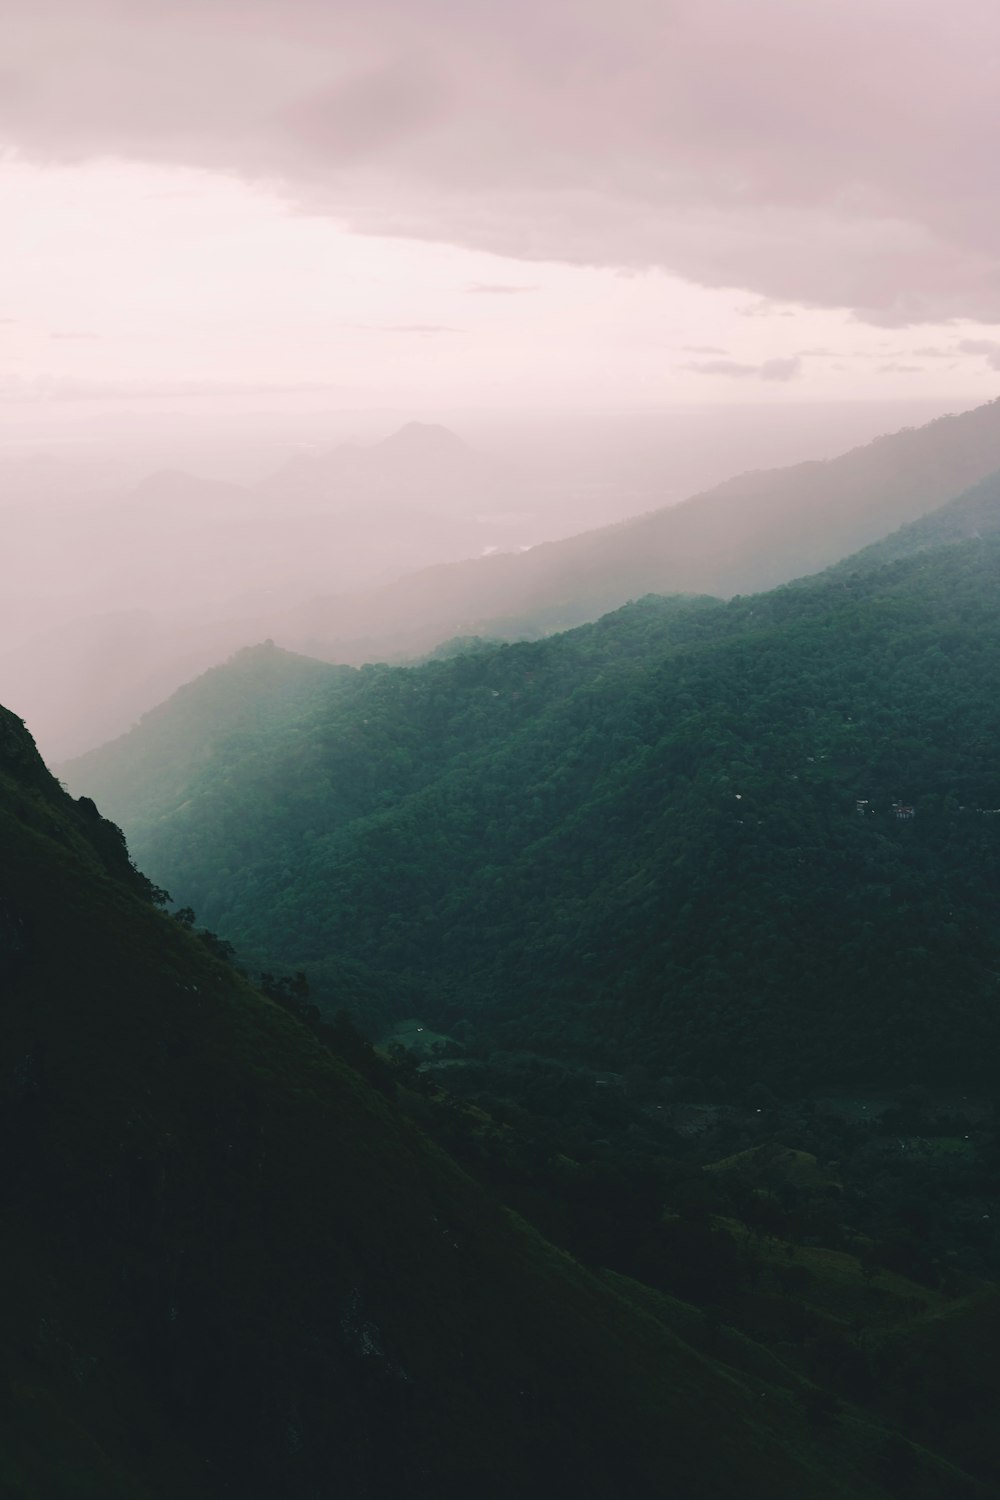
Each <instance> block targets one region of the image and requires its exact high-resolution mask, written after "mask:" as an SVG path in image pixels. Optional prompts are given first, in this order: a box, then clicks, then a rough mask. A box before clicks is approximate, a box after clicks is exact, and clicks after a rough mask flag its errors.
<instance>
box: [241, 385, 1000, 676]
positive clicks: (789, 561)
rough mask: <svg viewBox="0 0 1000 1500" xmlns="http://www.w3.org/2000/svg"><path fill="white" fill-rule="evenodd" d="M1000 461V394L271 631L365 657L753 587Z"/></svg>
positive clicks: (933, 500) (871, 537) (946, 494)
mask: <svg viewBox="0 0 1000 1500" xmlns="http://www.w3.org/2000/svg"><path fill="white" fill-rule="evenodd" d="M997 469H1000V401H994V402H990V403H988V404H987V405H985V406H981V407H977V408H976V409H975V410H973V411H970V412H964V413H962V414H961V415H959V416H948V417H941V418H939V419H938V420H937V421H934V422H931V423H929V424H927V425H926V426H924V427H920V428H916V429H904V430H903V431H901V432H897V433H895V434H892V435H891V436H887V437H883V438H878V439H876V440H875V441H874V442H872V443H869V444H867V445H866V446H865V447H862V448H856V449H854V450H852V451H851V452H849V453H846V454H843V455H842V456H841V457H840V458H836V459H831V460H829V461H827V462H823V463H804V464H797V465H795V466H794V467H792V468H788V469H772V470H765V471H760V472H756V473H750V474H742V475H739V476H738V477H737V478H735V479H731V480H729V481H727V482H726V483H724V484H721V485H718V486H716V487H715V488H714V489H712V490H709V491H706V492H704V493H702V494H699V495H695V496H692V497H691V498H690V499H689V500H686V501H684V502H683V503H682V504H680V505H674V506H670V507H669V508H667V509H664V510H658V511H653V512H651V513H650V514H649V515H646V516H640V517H638V518H637V519H635V520H633V521H628V522H623V523H621V524H620V525H617V526H611V527H606V528H604V529H602V530H599V531H592V532H585V533H582V534H581V535H578V536H574V537H570V538H568V539H566V540H563V541H554V542H547V543H545V544H543V545H541V546H537V547H532V548H531V549H530V550H529V551H527V552H523V553H516V554H502V555H491V556H489V557H483V558H479V559H475V560H472V561H468V562H463V563H457V564H452V565H450V566H446V567H437V568H432V569H429V570H427V571H425V572H422V573H415V574H412V575H409V576H407V577H405V578H402V579H400V580H399V581H398V582H396V583H394V584H391V585H387V586H384V587H380V588H378V589H375V590H368V591H364V592H360V591H359V592H355V593H352V594H344V595H341V596H339V597H335V598H328V599H325V600H324V599H321V598H320V599H316V600H314V601H312V602H311V603H309V604H308V605H304V606H302V607H301V608H299V609H297V610H295V611H292V612H289V613H288V614H286V615H285V616H283V617H282V618H280V619H274V620H273V621H272V622H271V624H270V625H269V628H268V633H269V634H271V635H273V636H274V637H275V639H277V640H278V641H280V643H281V644H282V645H284V646H287V647H289V648H291V649H294V650H300V651H305V652H307V653H309V654H312V655H323V656H326V657H328V658H329V659H331V660H340V661H351V662H361V661H364V660H378V659H385V658H386V657H387V656H388V657H392V656H397V657H398V656H399V655H401V654H403V653H407V652H408V653H410V654H411V655H415V654H419V653H421V652H423V651H426V650H430V649H432V648H433V647H434V646H435V645H437V644H438V642H439V641H441V640H444V639H447V638H448V637H450V636H455V635H476V634H479V635H492V636H494V637H499V638H503V639H513V638H517V637H518V636H525V635H527V636H537V635H540V634H545V633H547V632H549V631H552V630H560V629H566V628H569V627H571V626H573V625H577V624H581V623H583V622H584V621H587V620H592V619H595V618H597V617H598V616H599V615H601V614H603V613H605V612H606V611H607V610H609V609H614V608H616V607H618V606H619V605H621V604H624V603H626V602H627V601H628V600H630V599H637V598H641V597H642V596H644V595H645V594H648V593H676V592H680V593H695V594H697V593H711V594H721V595H725V596H728V595H732V594H736V593H749V592H752V591H756V590H760V589H766V588H771V587H773V586H775V585H776V584H779V583H784V582H787V581H788V580H790V579H792V578H795V577H798V576H800V575H803V574H806V573H810V572H814V571H816V570H817V569H821V568H823V567H825V566H827V565H828V564H831V563H833V562H836V561H837V560H838V559H839V558H842V557H844V556H846V555H848V554H849V553H852V552H854V551H856V550H857V549H858V548H860V547H863V546H865V545H866V544H868V543H871V542H874V541H876V540H877V539H878V538H879V537H881V536H884V535H885V533H886V532H887V531H889V530H890V529H891V528H893V527H894V526H898V525H899V524H900V523H902V522H905V521H909V520H912V519H914V518H916V517H918V516H920V515H922V514H923V513H925V512H927V511H930V510H932V509H934V508H935V507H937V506H939V505H941V504H943V503H944V502H946V501H948V500H951V499H952V498H953V497H954V496H955V495H957V494H959V493H960V492H961V491H963V490H964V489H965V488H966V487H967V486H968V485H970V484H973V483H974V482H976V481H977V480H979V479H982V478H984V477H985V476H987V475H988V474H990V473H992V472H994V471H995V470H997Z"/></svg>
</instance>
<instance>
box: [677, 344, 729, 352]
mask: <svg viewBox="0 0 1000 1500" xmlns="http://www.w3.org/2000/svg"><path fill="white" fill-rule="evenodd" d="M684 352H685V353H686V354H725V353H726V350H725V349H720V348H719V347H718V346H717V345H716V344H685V345H684Z"/></svg>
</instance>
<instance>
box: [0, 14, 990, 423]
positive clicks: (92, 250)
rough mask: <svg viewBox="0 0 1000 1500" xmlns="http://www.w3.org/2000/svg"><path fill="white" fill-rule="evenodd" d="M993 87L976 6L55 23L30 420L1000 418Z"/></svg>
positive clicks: (19, 337) (23, 217)
mask: <svg viewBox="0 0 1000 1500" xmlns="http://www.w3.org/2000/svg"><path fill="white" fill-rule="evenodd" d="M998 85H1000V12H997V11H996V10H995V7H993V6H992V5H991V4H987V3H980V0H957V3H953V4H951V5H949V6H944V5H942V4H941V3H940V0H933V3H927V0H905V3H904V0H864V3H859V0H836V3H830V0H827V3H810V4H808V5H806V4H803V3H802V0H794V3H793V0H754V3H753V4H750V3H749V0H699V3H698V4H693V3H690V0H674V3H671V0H616V3H614V4H611V3H610V0H546V4H545V5H544V6H542V5H538V4H531V5H529V4H527V3H526V0H504V3H502V4H501V3H499V0H419V3H414V0H408V3H403V0H367V3H365V4H363V5H362V4H360V3H358V0H355V3H353V4H345V3H343V0H169V3H167V0H143V3H142V4H141V5H138V4H136V3H135V0H33V3H32V4H31V5H30V6H26V7H22V8H20V10H19V12H18V13H17V14H12V15H10V16H8V17H6V18H5V21H4V48H3V59H2V63H0V220H2V222H0V229H2V245H3V250H2V263H3V272H2V278H0V420H2V414H3V410H4V409H6V410H8V411H9V410H11V409H12V408H16V407H19V406H25V405H37V404H38V403H43V404H46V405H58V404H59V403H65V402H80V401H86V400H88V399H94V398H97V397H100V398H102V399H121V400H123V401H129V400H135V399H137V398H142V399H144V400H147V401H156V400H158V399H159V400H169V399H174V398H177V397H178V396H184V397H186V398H192V399H202V398H204V399H209V398H211V397H212V396H213V395H216V394H225V393H232V392H246V393H249V394H256V395H258V396H261V397H265V396H267V395H268V394H272V395H274V396H275V397H277V396H279V395H281V396H283V397H287V396H289V395H291V396H293V397H294V396H295V395H296V393H298V394H299V395H301V398H302V400H303V401H312V402H315V401H316V400H317V399H321V400H324V401H329V402H333V403H334V404H339V405H360V406H364V405H366V404H379V403H381V404H386V403H388V404H393V405H406V404H407V403H409V404H420V405H423V406H433V405H435V404H448V405H454V404H456V403H457V402H467V403H469V404H471V405H483V406H490V405H494V406H509V405H511V404H528V405H533V406H538V407H541V408H545V407H552V408H566V407H584V408H585V407H587V406H601V407H606V406H609V405H614V406H625V407H629V406H634V407H650V406H657V405H661V404H662V405H670V404H675V405H676V404H684V403H720V404H722V403H733V402H740V403H759V402H762V401H773V402H788V401H795V402H803V401H817V402H818V401H837V400H859V399H861V400H869V399H870V400H878V399H887V400H888V399H892V400H898V399H901V398H914V399H923V398H932V397H933V398H946V397H952V396H954V398H955V400H956V402H962V403H964V404H971V403H973V402H975V401H977V400H987V399H990V398H991V397H993V396H994V395H995V394H997V389H998V380H1000V192H998V188H1000V182H998V166H997V163H998V161H1000V152H998V151H997V141H996V136H997V126H996V99H997V97H998V96H1000V87H998Z"/></svg>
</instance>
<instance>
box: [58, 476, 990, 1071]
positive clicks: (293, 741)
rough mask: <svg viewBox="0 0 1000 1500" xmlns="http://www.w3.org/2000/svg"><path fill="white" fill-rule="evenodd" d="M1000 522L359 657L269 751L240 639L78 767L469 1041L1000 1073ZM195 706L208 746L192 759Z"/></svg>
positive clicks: (141, 825) (276, 957) (283, 921)
mask: <svg viewBox="0 0 1000 1500" xmlns="http://www.w3.org/2000/svg"><path fill="white" fill-rule="evenodd" d="M972 514H975V516H977V517H978V521H977V529H978V530H979V531H980V533H981V534H980V535H979V536H978V537H972V538H971V539H969V540H966V541H959V542H955V543H953V544H951V545H945V546H938V547H934V548H930V549H929V550H916V540H915V539H916V538H920V537H926V535H927V534H928V529H930V530H931V531H933V530H934V529H935V528H937V530H938V531H939V532H940V530H941V529H942V528H944V529H946V530H947V529H949V528H950V529H957V531H958V532H960V531H961V530H963V529H964V528H965V526H966V521H963V520H962V519H961V518H962V517H963V515H964V516H965V517H966V519H968V517H969V516H970V515H972ZM998 515H1000V482H998V481H996V480H994V481H991V482H990V484H988V485H984V486H982V487H980V488H979V489H977V490H975V491H973V492H972V493H971V495H970V496H967V497H965V499H964V500H963V501H962V503H961V504H958V505H956V506H954V507H951V508H950V509H948V510H946V511H945V512H942V513H941V515H940V516H939V517H938V519H937V520H936V521H928V522H925V523H917V529H916V531H907V532H903V533H901V534H900V535H899V536H898V537H897V538H896V539H895V541H894V542H893V543H892V548H891V549H889V550H886V551H884V552H883V554H882V565H881V566H875V565H873V564H872V563H871V561H870V560H868V561H866V558H865V554H861V555H860V557H859V559H857V560H856V563H855V564H854V565H849V564H844V565H842V566H840V567H838V568H835V569H833V570H831V572H830V573H829V574H828V575H827V576H826V577H824V578H819V579H815V580H807V581H806V582H805V583H803V584H799V585H795V586H788V587H785V588H782V589H778V590H776V591H773V592H772V593H769V594H765V595H758V596H748V597H744V598H738V599H735V600H733V601H731V602H730V603H729V604H723V603H721V602H718V601H715V602H713V601H711V600H693V601H685V600H659V601H658V600H654V599H651V600H648V601H645V602H643V603H640V604H637V605H634V606H631V607H629V608H627V609H625V610H623V611H620V612H618V613H616V614H612V615H610V616H607V617H605V618H604V619H603V620H601V621H600V622H599V623H598V624H596V625H594V626H590V627H584V628H581V629H579V630H576V631H572V632H570V633H568V634H566V635H563V636H560V637H553V638H550V639H548V640H546V641H543V642H538V643H534V644H522V645H518V646H507V647H500V648H493V649H485V650H478V651H476V652H475V653H473V654H470V655H460V656H458V657H457V658H454V659H447V660H438V661H434V662H431V663H428V664H427V665H426V666H423V667H420V668H411V669H392V668H388V667H381V668H365V669H363V670H361V671H360V672H357V673H354V674H351V675H350V676H348V677H345V678H342V679H339V680H338V682H337V684H336V686H335V688H327V687H325V686H324V685H323V684H319V689H320V690H319V692H318V695H317V697H316V698H315V700H314V701H312V702H310V703H309V705H308V708H307V711H306V712H305V713H304V714H301V715H299V714H298V713H297V714H296V716H295V717H294V718H293V719H290V720H288V721H286V723H285V724H284V725H282V724H281V723H280V718H279V717H275V718H273V719H272V720H271V721H270V723H269V727H268V729H267V732H266V733H264V734H262V735H261V736H259V737H258V738H257V739H256V740H255V741H254V743H253V744H252V745H251V746H249V747H248V750H247V752H246V753H245V754H243V753H242V752H241V751H240V750H239V748H237V750H236V753H231V752H230V751H229V750H228V749H227V748H226V747H225V746H224V745H223V744H222V741H223V739H224V738H225V734H226V733H228V731H225V732H224V731H219V732H216V730H215V729H213V728H212V727H211V726H212V709H211V699H212V698H213V697H214V696H215V695H216V694H218V693H220V692H221V691H222V687H223V684H224V683H225V682H226V681H227V673H230V672H244V671H246V670H247V666H246V663H245V662H243V661H241V660H240V659H238V660H237V662H236V663H234V664H233V665H232V666H231V667H230V668H226V669H223V670H222V672H221V673H220V674H219V675H218V676H217V677H214V678H210V679H203V680H202V682H201V683H199V684H197V685H196V686H195V688H193V689H192V690H191V693H190V696H189V698H188V699H187V700H181V699H175V700H174V701H173V703H171V704H168V705H166V706H165V708H164V710H163V713H162V718H161V719H159V720H158V721H157V722H156V723H150V722H149V721H147V722H146V724H145V725H143V726H140V728H139V729H138V730H136V731H134V733H133V735H131V736H128V737H126V738H125V739H124V740H122V741H120V742H118V743H117V744H116V745H113V746H110V747H107V748H106V749H104V750H102V751H99V752H95V753H94V754H93V755H91V756H89V757H87V758H86V759H85V760H84V761H81V762H79V763H77V764H75V765H73V766H69V767H67V768H66V769H65V772H64V774H65V775H66V776H67V777H68V778H69V780H70V782H71V784H72V785H73V786H74V787H76V788H78V789H80V790H85V791H88V792H90V793H92V794H94V795H96V796H98V797H100V798H101V799H103V800H104V801H106V803H107V805H108V807H109V809H110V810H111V811H112V812H113V813H114V815H115V816H116V817H118V818H119V819H120V820H121V821H122V823H123V825H124V826H125V827H126V828H127V829H128V831H129V836H130V838H131V839H132V840H133V842H134V846H135V848H136V850H137V852H138V854H139V857H140V862H141V863H142V865H143V867H144V868H146V869H148V870H149V871H150V873H151V875H152V876H153V878H154V879H155V880H157V881H158V882H159V883H161V884H165V885H167V886H168V887H169V888H170V889H171V890H172V891H173V892H174V894H175V895H177V896H178V898H179V899H182V900H183V901H185V902H189V903H190V904H191V905H193V906H194V907H195V908H196V909H197V910H198V911H199V912H200V913H201V915H202V917H203V918H204V919H205V920H206V921H208V922H209V923H210V925H212V926H214V927H216V928H218V930H220V931H221V932H222V933H223V934H224V935H225V936H226V937H227V938H229V939H230V940H232V941H234V942H236V943H237V945H238V946H239V948H240V949H241V950H242V951H244V952H246V953H247V954H252V955H255V956H256V957H257V959H258V960H259V961H260V962H262V963H265V962H266V963H268V964H284V965H288V966H292V967H295V966H303V967H305V968H306V969H307V970H308V971H309V972H310V973H311V974H312V975H313V978H314V981H315V982H317V983H319V984H322V982H323V966H324V963H325V961H326V960H327V958H328V956H329V955H330V954H332V953H336V954H338V955H340V957H341V958H343V959H347V960H350V961H352V962H356V963H358V964H360V965H362V966H369V967H370V968H371V969H373V970H376V971H378V972H380V973H383V974H387V975H391V976H393V979H394V982H396V983H397V984H404V985H405V984H407V983H409V984H411V985H415V986H417V988H416V989H415V990H414V993H420V994H421V995H422V996H423V999H422V1000H421V1002H420V1003H421V1005H422V1006H423V1007H424V1009H425V1010H426V1012H427V1017H428V1019H429V1021H431V1022H433V1024H434V1025H435V1026H437V1027H438V1028H440V1029H442V1030H444V1031H446V1032H451V1033H454V1031H455V1028H456V1027H460V1028H464V1030H465V1031H467V1032H468V1033H469V1034H470V1035H472V1036H478V1037H480V1038H483V1039H488V1040H490V1041H491V1042H492V1043H493V1044H495V1045H502V1046H504V1047H507V1048H514V1047H517V1046H519V1045H520V1046H526V1047H529V1048H531V1049H533V1050H535V1051H537V1052H540V1053H543V1054H547V1055H552V1056H562V1057H567V1056H572V1057H575V1058H576V1059H577V1060H578V1061H581V1062H584V1061H585V1062H590V1063H593V1064H595V1065H597V1066H603V1067H612V1068H621V1067H624V1066H626V1065H632V1064H638V1063H641V1064H642V1065H643V1066H646V1067H650V1068H652V1069H653V1070H654V1071H656V1072H659V1073H664V1074H666V1073H673V1072H680V1073H683V1074H686V1075H693V1076H695V1077H698V1078H700V1079H702V1080H707V1079H710V1078H713V1077H715V1078H720V1079H722V1080H724V1081H725V1080H728V1081H729V1083H730V1085H736V1086H745V1085H746V1083H747V1082H748V1081H749V1080H751V1079H758V1080H764V1081H766V1082H767V1083H768V1084H769V1085H770V1086H771V1087H775V1086H778V1084H779V1083H782V1081H783V1085H782V1086H784V1087H785V1088H789V1087H792V1088H798V1087H807V1086H808V1087H815V1086H826V1087H830V1086H836V1085H839V1084H845V1083H850V1084H851V1085H852V1086H858V1085H862V1084H863V1085H865V1086H868V1087H879V1086H880V1080H884V1079H885V1078H886V1077H887V1076H891V1078H892V1079H893V1081H894V1083H895V1084H901V1083H903V1082H907V1081H909V1082H912V1083H933V1084H939V1085H944V1084H948V1085H954V1086H963V1085H964V1086H972V1085H973V1084H974V1083H976V1084H977V1085H978V1086H983V1085H985V1084H986V1082H987V1081H988V1076H989V1074H990V1069H991V1066H992V1064H991V1062H990V1061H989V1060H990V1059H992V1058H993V1057H995V1055H996V1048H997V1044H998V1041H1000V1013H998V1011H997V1007H996V1004H995V985H996V973H997V972H998V971H1000V947H998V943H1000V939H998V937H997V933H996V929H995V924H994V923H993V921H992V916H991V913H992V910H993V903H994V902H995V900H996V899H997V895H998V894H1000V843H998V839H1000V817H998V816H997V815H995V811H994V810H995V809H996V808H998V807H1000V782H998V780H997V772H996V762H995V756H994V753H993V747H994V745H995V742H996V738H997V735H998V732H1000V717H998V714H1000V710H998V708H997V704H996V699H995V694H994V692H993V684H994V682H995V680H996V674H997V671H998V670H1000V615H998V612H997V610H996V592H997V586H998V583H1000V529H998V521H997V517H998ZM887 547H888V544H887ZM893 549H894V550H895V551H896V552H897V553H898V554H899V560H897V561H892V560H890V555H891V550H893ZM907 553H909V554H910V555H905V554H907ZM286 668H287V669H288V670H291V665H290V663H289V664H286ZM283 670H284V669H283ZM295 670H298V668H296V669H295ZM195 703H197V704H199V705H200V707H199V709H198V714H199V717H198V718H197V719H194V718H189V712H190V705H192V704H195ZM167 726H171V727H170V730H169V732H170V734H171V735H173V736H174V738H175V740H177V739H180V740H183V739H184V738H185V737H186V736H188V735H190V738H191V739H192V740H193V741H196V742H197V743H198V744H199V745H200V746H201V747H202V752H203V753H202V757H201V759H200V760H199V762H198V763H197V765H191V764H190V762H189V763H188V766H187V767H186V768H183V769H182V771H181V772H180V773H179V774H178V775H177V776H176V777H174V778H172V779H171V777H170V776H169V774H168V775H166V776H164V775H163V773H162V772H161V770H160V769H159V766H160V763H161V760H162V756H161V752H160V750H159V749H158V742H159V741H160V740H161V737H162V736H163V735H164V734H165V733H166V732H167ZM147 765H148V766H149V767H151V768H154V769H151V770H150V771H149V772H148V773H147V772H145V771H144V767H145V766H147ZM161 786H162V788H163V794H162V795H161ZM900 808H901V809H902V812H900V810H899V809H900ZM411 1013H412V1012H411Z"/></svg>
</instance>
